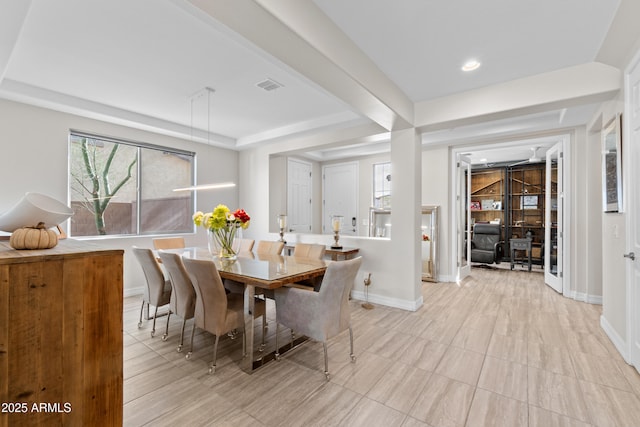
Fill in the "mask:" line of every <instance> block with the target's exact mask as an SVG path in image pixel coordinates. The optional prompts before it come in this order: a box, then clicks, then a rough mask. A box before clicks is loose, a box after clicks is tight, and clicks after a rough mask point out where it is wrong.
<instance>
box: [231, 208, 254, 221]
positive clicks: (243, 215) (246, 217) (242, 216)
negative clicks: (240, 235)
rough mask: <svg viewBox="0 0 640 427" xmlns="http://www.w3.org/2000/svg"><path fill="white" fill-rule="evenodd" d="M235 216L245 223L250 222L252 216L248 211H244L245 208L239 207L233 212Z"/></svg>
mask: <svg viewBox="0 0 640 427" xmlns="http://www.w3.org/2000/svg"><path fill="white" fill-rule="evenodd" d="M233 216H234V217H235V218H236V219H237V220H239V221H240V222H242V223H243V224H244V223H245V222H248V221H249V220H251V218H250V217H249V215H247V213H246V212H245V211H244V209H238V210H236V211H235V212H234V213H233Z"/></svg>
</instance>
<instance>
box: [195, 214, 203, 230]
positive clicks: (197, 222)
mask: <svg viewBox="0 0 640 427" xmlns="http://www.w3.org/2000/svg"><path fill="white" fill-rule="evenodd" d="M203 219H204V214H203V213H202V211H198V212H196V213H194V214H193V223H194V224H195V225H197V226H198V227H200V226H201V225H202V220H203Z"/></svg>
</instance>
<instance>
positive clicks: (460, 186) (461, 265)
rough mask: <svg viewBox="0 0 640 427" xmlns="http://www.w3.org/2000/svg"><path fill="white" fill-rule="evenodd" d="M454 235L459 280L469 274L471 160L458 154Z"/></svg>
mask: <svg viewBox="0 0 640 427" xmlns="http://www.w3.org/2000/svg"><path fill="white" fill-rule="evenodd" d="M456 177H457V178H456V181H457V182H456V205H457V206H456V212H457V215H456V217H457V221H456V230H457V232H456V235H457V239H456V240H457V246H458V261H457V264H458V274H457V280H458V281H460V280H462V279H464V278H465V277H467V276H468V275H469V274H471V244H467V242H471V231H472V230H471V210H470V209H469V202H470V200H471V161H470V160H469V158H468V157H466V156H462V155H459V156H458V162H457V174H456Z"/></svg>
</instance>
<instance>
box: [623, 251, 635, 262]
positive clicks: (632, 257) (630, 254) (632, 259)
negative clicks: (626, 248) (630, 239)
mask: <svg viewBox="0 0 640 427" xmlns="http://www.w3.org/2000/svg"><path fill="white" fill-rule="evenodd" d="M623 257H625V258H630V259H631V261H635V260H636V254H635V252H629V253H628V254H624V255H623Z"/></svg>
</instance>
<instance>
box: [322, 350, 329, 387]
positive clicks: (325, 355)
mask: <svg viewBox="0 0 640 427" xmlns="http://www.w3.org/2000/svg"><path fill="white" fill-rule="evenodd" d="M322 349H323V350H324V376H325V377H326V378H327V380H328V379H329V357H328V355H327V342H326V341H323V342H322Z"/></svg>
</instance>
